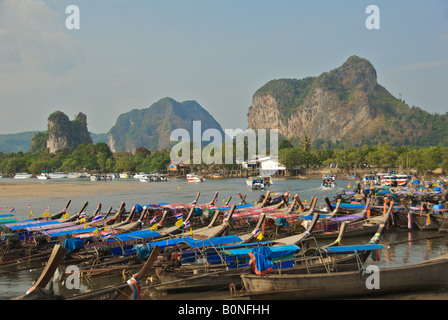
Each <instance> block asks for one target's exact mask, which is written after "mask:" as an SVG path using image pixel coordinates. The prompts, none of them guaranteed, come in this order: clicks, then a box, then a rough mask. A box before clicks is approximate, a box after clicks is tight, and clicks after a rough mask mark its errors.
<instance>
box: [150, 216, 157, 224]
mask: <svg viewBox="0 0 448 320" xmlns="http://www.w3.org/2000/svg"><path fill="white" fill-rule="evenodd" d="M156 221H157V219H156V217H154V218H152V219H151V221H149V224H150V225H151V224H153V223H156Z"/></svg>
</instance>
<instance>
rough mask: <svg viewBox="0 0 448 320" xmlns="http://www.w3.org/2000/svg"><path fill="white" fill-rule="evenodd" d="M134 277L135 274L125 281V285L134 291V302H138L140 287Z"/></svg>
mask: <svg viewBox="0 0 448 320" xmlns="http://www.w3.org/2000/svg"><path fill="white" fill-rule="evenodd" d="M135 276H136V274H135V275H133V276H132V277H131V278H130V279H129V280H128V281H127V284H128V286H129V288H131V289H132V290H133V291H134V300H140V293H141V287H140V283H139V282H138V280H137V279H136V278H135Z"/></svg>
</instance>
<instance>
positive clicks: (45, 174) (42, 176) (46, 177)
mask: <svg viewBox="0 0 448 320" xmlns="http://www.w3.org/2000/svg"><path fill="white" fill-rule="evenodd" d="M37 179H39V180H48V179H51V178H50V175H49V174H48V173H46V172H42V173H41V174H40V175H38V176H37Z"/></svg>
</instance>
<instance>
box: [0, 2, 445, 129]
mask: <svg viewBox="0 0 448 320" xmlns="http://www.w3.org/2000/svg"><path fill="white" fill-rule="evenodd" d="M70 5H75V6H76V7H77V9H79V15H76V14H75V12H74V11H71V10H69V11H67V12H66V10H67V7H69V6H70ZM370 5H375V6H376V8H377V9H378V10H377V11H375V12H372V11H368V12H366V9H367V8H368V7H369V6H370ZM378 12H379V15H376V16H372V14H374V13H375V14H376V13H378ZM78 18H79V19H78ZM372 18H375V19H374V20H371V19H372ZM366 21H367V24H366ZM67 22H68V24H67ZM77 22H79V28H72V26H73V25H75V26H76V23H77ZM373 22H375V23H378V24H376V25H375V26H376V28H373V29H372V28H371V27H369V28H368V27H367V25H369V26H370V25H372V23H373ZM352 55H358V56H360V57H362V58H366V59H368V60H369V61H370V62H371V63H372V64H373V66H374V67H375V69H376V71H377V77H378V83H379V84H381V85H382V86H384V87H385V88H386V89H388V90H389V91H390V93H392V94H393V95H394V96H395V97H397V98H402V99H403V100H405V101H406V103H407V104H408V105H410V106H413V105H415V106H419V107H421V108H422V109H424V110H427V111H428V112H431V113H445V112H448V90H447V89H448V87H447V84H448V1H446V0H428V1H422V0H394V1H391V0H369V1H366V0H340V1H334V0H108V1H105V0H103V1H101V0H70V1H66V0H0V112H1V116H0V133H1V134H6V133H18V132H23V131H44V130H46V128H47V118H48V116H49V115H50V114H51V113H52V112H54V111H57V110H60V111H62V112H64V113H65V114H67V115H68V117H69V118H70V119H74V117H75V115H77V114H78V113H79V112H83V113H85V114H86V115H87V124H88V129H89V131H91V132H93V133H107V132H108V131H109V130H110V129H111V128H112V127H113V125H114V124H115V122H116V119H117V118H118V116H119V115H120V114H122V113H125V112H128V111H130V110H132V109H143V108H148V107H149V106H151V105H152V104H153V103H155V102H157V101H158V100H160V99H162V98H164V97H171V98H173V99H175V100H177V101H180V102H181V101H185V100H196V101H197V102H198V103H199V104H200V105H201V106H202V107H204V108H205V109H206V110H207V111H208V112H209V113H210V114H211V115H212V116H213V117H215V119H216V120H217V121H218V122H219V123H220V124H221V126H222V127H223V128H224V129H238V128H241V129H245V128H246V127H247V112H248V108H249V107H250V105H251V102H252V96H253V94H254V93H255V91H256V90H257V89H258V88H260V87H261V86H263V85H264V84H265V83H266V82H268V81H270V80H273V79H280V78H295V79H301V78H304V77H308V76H318V75H319V74H321V73H322V72H326V71H330V70H332V69H334V68H337V67H338V66H340V65H341V64H342V63H344V61H345V60H347V58H348V57H350V56H352Z"/></svg>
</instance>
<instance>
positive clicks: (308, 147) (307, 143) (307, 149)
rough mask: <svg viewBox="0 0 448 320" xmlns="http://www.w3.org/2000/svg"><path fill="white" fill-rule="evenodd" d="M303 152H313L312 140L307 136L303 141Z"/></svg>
mask: <svg viewBox="0 0 448 320" xmlns="http://www.w3.org/2000/svg"><path fill="white" fill-rule="evenodd" d="M302 151H303V152H310V151H311V138H310V137H308V136H307V135H305V136H304V137H303V141H302Z"/></svg>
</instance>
